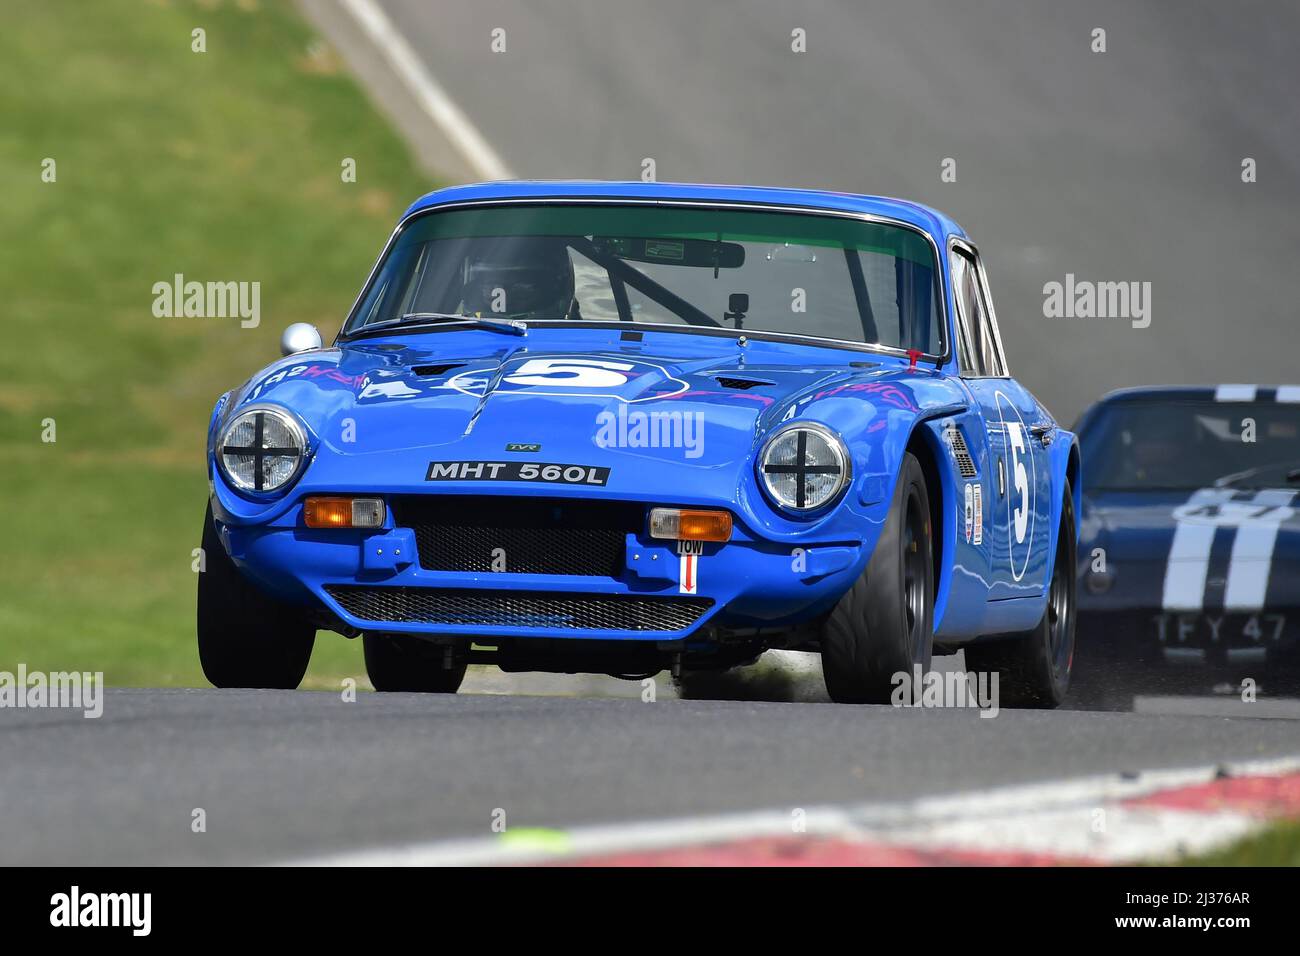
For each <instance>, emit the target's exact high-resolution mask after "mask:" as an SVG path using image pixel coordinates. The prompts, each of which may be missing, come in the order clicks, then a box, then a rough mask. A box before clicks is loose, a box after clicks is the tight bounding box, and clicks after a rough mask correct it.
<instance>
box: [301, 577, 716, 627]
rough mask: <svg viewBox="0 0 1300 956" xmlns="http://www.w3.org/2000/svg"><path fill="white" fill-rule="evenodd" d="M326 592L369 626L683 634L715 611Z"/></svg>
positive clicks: (639, 603)
mask: <svg viewBox="0 0 1300 956" xmlns="http://www.w3.org/2000/svg"><path fill="white" fill-rule="evenodd" d="M325 590H326V592H327V593H328V594H329V595H330V597H332V598H334V600H336V601H338V602H339V604H340V605H342V607H343V609H344V610H345V611H347V612H348V613H349V614H351V615H352V616H353V617H356V618H360V619H361V620H363V621H376V622H380V623H407V624H448V625H453V624H454V625H464V626H471V627H487V628H492V627H539V628H540V627H547V628H565V629H568V630H574V631H595V630H610V631H680V630H683V629H684V628H688V627H690V626H691V625H692V624H694V623H695V622H696V621H698V620H699V619H700V617H701V616H702V615H703V614H704V612H705V611H707V610H708V609H709V608H710V607H712V606H713V601H712V600H711V599H709V598H692V597H645V596H641V595H628V596H623V595H606V594H568V595H565V594H555V593H553V592H550V593H533V592H528V591H467V590H451V589H444V588H407V587H360V586H357V585H353V584H330V585H326V587H325Z"/></svg>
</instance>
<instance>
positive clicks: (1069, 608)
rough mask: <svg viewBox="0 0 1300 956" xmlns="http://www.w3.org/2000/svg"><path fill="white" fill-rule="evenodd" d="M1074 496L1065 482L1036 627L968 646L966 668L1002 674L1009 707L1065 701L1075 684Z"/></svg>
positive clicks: (1002, 695) (1002, 700) (1001, 692)
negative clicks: (1047, 582) (1044, 602)
mask: <svg viewBox="0 0 1300 956" xmlns="http://www.w3.org/2000/svg"><path fill="white" fill-rule="evenodd" d="M1076 548H1077V544H1076V541H1075V529H1074V496H1073V494H1072V493H1071V489H1070V483H1069V482H1068V481H1067V482H1066V483H1065V500H1064V501H1063V502H1062V505H1061V527H1060V530H1059V531H1058V532H1057V534H1056V558H1055V560H1054V562H1053V567H1052V583H1051V585H1050V586H1049V588H1048V591H1047V607H1046V609H1045V610H1044V611H1043V619H1042V620H1041V621H1039V622H1038V626H1037V627H1036V628H1034V629H1033V630H1032V631H1027V632H1025V633H1024V634H1019V635H1016V636H1014V637H1011V638H1007V639H999V640H994V641H987V642H981V643H977V644H969V645H967V646H966V669H967V670H971V671H976V672H980V671H988V672H990V673H992V672H997V674H998V684H999V687H998V704H999V706H1003V707H1042V708H1052V707H1059V706H1060V705H1061V702H1062V701H1063V700H1065V694H1066V692H1067V691H1068V690H1069V688H1070V670H1071V666H1072V664H1073V662H1074V637H1075V617H1076V605H1075V553H1076Z"/></svg>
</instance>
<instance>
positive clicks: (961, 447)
mask: <svg viewBox="0 0 1300 956" xmlns="http://www.w3.org/2000/svg"><path fill="white" fill-rule="evenodd" d="M947 435H948V444H949V445H950V446H952V456H953V458H955V459H956V460H957V470H958V471H959V472H960V473H961V476H962V477H963V478H974V477H975V475H976V471H975V460H974V459H973V458H971V456H970V449H969V448H967V447H966V436H965V435H963V434H962V433H961V429H960V428H950V429H948V431H947Z"/></svg>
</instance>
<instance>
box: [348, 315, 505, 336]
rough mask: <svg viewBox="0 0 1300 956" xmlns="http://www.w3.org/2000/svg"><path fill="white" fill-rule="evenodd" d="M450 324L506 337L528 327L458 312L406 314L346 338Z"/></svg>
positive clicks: (376, 323)
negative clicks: (500, 333)
mask: <svg viewBox="0 0 1300 956" xmlns="http://www.w3.org/2000/svg"><path fill="white" fill-rule="evenodd" d="M452 322H455V323H457V324H462V323H463V324H465V325H467V326H469V327H470V328H476V329H491V330H492V331H494V332H505V333H506V334H507V335H527V334H528V325H527V324H526V323H525V322H523V321H522V320H521V319H493V318H485V317H484V316H481V315H463V314H461V313H459V312H407V313H406V314H405V315H402V316H399V317H398V318H396V319H387V320H385V321H383V322H372V323H371V324H369V325H363V326H362V327H361V328H359V329H357V330H356V331H355V332H353V333H352V334H351V335H349V336H348V338H350V339H354V338H357V337H358V336H360V335H370V334H372V333H375V332H383V331H387V330H391V329H395V328H399V327H401V328H425V327H427V326H431V325H443V324H447V323H452Z"/></svg>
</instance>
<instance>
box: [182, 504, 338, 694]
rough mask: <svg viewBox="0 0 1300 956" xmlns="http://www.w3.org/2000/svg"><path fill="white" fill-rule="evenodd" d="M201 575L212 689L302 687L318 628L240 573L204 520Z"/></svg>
mask: <svg viewBox="0 0 1300 956" xmlns="http://www.w3.org/2000/svg"><path fill="white" fill-rule="evenodd" d="M203 555H204V570H203V571H201V572H200V573H199V596H198V638H199V663H200V664H201V665H202V666H203V675H204V676H205V677H206V678H207V679H208V680H209V681H210V682H211V683H212V685H213V686H214V687H275V688H281V689H285V690H292V689H294V688H295V687H297V686H298V685H299V684H300V683H301V682H302V675H303V674H305V673H306V672H307V664H308V662H309V661H310V660H311V650H312V646H313V645H314V644H315V643H316V628H315V627H314V626H313V625H312V624H311V623H310V622H309V621H308V620H307V619H306V618H305V617H304V616H303V614H302V612H301V611H299V610H298V609H297V608H294V607H292V606H290V605H287V604H283V603H281V602H280V601H277V600H275V599H274V598H272V597H271V596H269V595H268V594H266V593H264V592H263V591H262V590H261V589H260V588H258V587H257V586H256V585H254V584H253V583H252V582H251V581H249V580H248V579H247V578H245V577H244V575H243V574H242V573H240V571H239V568H237V567H235V563H234V562H233V561H231V560H230V555H228V554H226V549H225V547H224V546H223V545H222V543H221V538H220V536H219V535H218V534H217V527H216V525H215V524H214V523H213V521H212V505H211V503H209V504H208V511H207V515H206V516H205V517H204V519H203Z"/></svg>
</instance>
